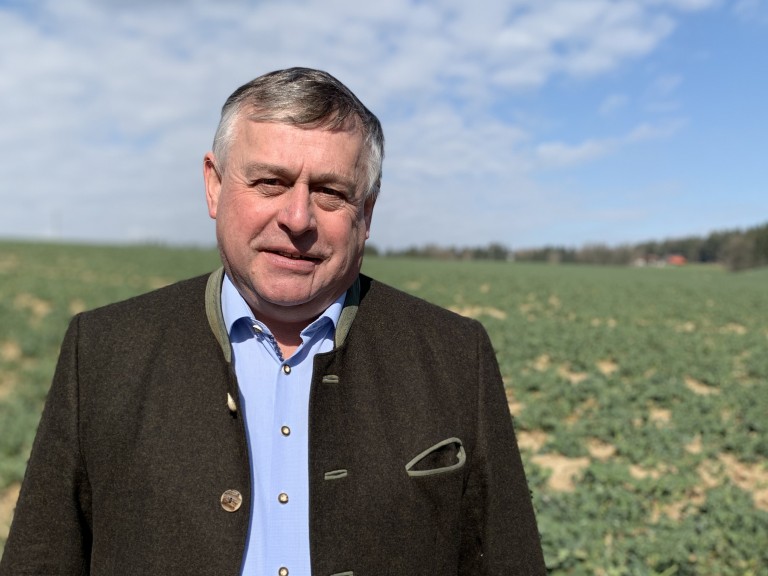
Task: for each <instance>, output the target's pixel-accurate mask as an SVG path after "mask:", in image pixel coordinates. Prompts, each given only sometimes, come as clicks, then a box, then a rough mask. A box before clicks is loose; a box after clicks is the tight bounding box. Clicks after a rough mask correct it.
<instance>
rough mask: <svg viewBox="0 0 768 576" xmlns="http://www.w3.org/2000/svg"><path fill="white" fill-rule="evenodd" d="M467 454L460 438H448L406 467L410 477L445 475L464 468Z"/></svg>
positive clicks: (428, 449) (425, 451)
mask: <svg viewBox="0 0 768 576" xmlns="http://www.w3.org/2000/svg"><path fill="white" fill-rule="evenodd" d="M466 460H467V454H466V452H465V451H464V445H463V444H462V442H461V440H459V439H458V438H446V439H445V440H441V441H440V442H438V443H437V444H435V445H434V446H431V447H429V448H427V449H426V450H424V452H422V453H421V454H419V455H418V456H416V457H415V458H414V459H413V460H411V461H410V462H408V464H406V465H405V471H406V472H408V476H429V475H431V474H443V473H445V472H450V471H451V470H456V469H457V468H461V467H462V466H464V463H465V462H466Z"/></svg>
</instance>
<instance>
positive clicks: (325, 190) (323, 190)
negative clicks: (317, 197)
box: [319, 187, 346, 199]
mask: <svg viewBox="0 0 768 576" xmlns="http://www.w3.org/2000/svg"><path fill="white" fill-rule="evenodd" d="M319 192H321V193H322V194H329V195H331V196H337V197H338V198H341V199H345V198H346V194H344V192H341V191H339V190H335V189H333V188H328V187H322V188H320V189H319Z"/></svg>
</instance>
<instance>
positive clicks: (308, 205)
mask: <svg viewBox="0 0 768 576" xmlns="http://www.w3.org/2000/svg"><path fill="white" fill-rule="evenodd" d="M282 197H283V200H284V203H283V205H282V206H281V208H280V211H279V212H278V215H277V223H278V224H279V225H280V226H281V227H282V228H283V229H285V230H286V231H288V232H289V233H290V234H291V235H292V236H301V235H302V234H304V233H305V232H308V231H310V230H314V229H315V226H316V222H315V211H314V207H313V206H312V198H311V196H310V193H309V187H308V186H306V185H304V184H295V185H294V186H293V187H292V188H291V189H290V190H289V191H288V192H286V193H285V194H283V196H282Z"/></svg>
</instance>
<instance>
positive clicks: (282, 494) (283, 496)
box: [277, 492, 288, 504]
mask: <svg viewBox="0 0 768 576" xmlns="http://www.w3.org/2000/svg"><path fill="white" fill-rule="evenodd" d="M277 501H278V502H280V504H288V494H286V493H285V492H280V495H279V496H278V497H277Z"/></svg>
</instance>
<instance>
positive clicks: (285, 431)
mask: <svg viewBox="0 0 768 576" xmlns="http://www.w3.org/2000/svg"><path fill="white" fill-rule="evenodd" d="M280 434H282V435H283V436H290V435H291V429H290V428H288V426H283V427H282V428H280Z"/></svg>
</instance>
